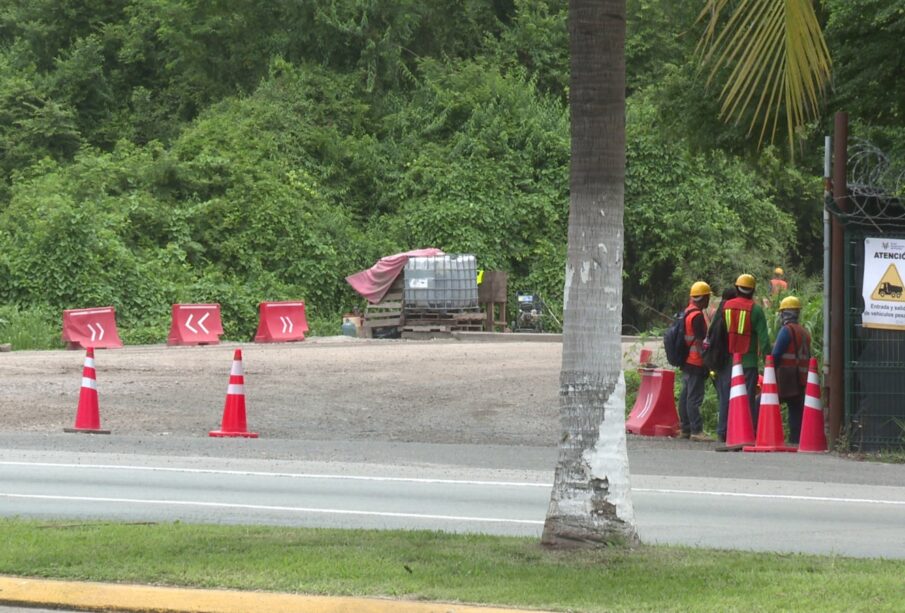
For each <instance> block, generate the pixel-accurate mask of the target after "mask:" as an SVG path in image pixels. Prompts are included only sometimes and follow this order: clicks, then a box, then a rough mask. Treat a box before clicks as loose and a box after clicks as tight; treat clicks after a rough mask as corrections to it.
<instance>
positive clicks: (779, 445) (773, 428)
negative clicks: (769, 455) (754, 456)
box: [743, 355, 795, 451]
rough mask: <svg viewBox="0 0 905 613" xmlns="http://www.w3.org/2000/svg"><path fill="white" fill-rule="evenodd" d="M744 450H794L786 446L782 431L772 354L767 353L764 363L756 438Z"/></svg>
mask: <svg viewBox="0 0 905 613" xmlns="http://www.w3.org/2000/svg"><path fill="white" fill-rule="evenodd" d="M743 450H744V451H795V448H794V447H787V446H786V444H785V437H784V436H783V433H782V413H780V410H779V388H778V387H777V385H776V369H774V368H773V356H772V355H768V356H767V358H766V364H765V365H764V383H763V387H762V388H761V392H760V412H759V413H758V417H757V439H756V441H755V443H754V445H753V446H752V445H748V446H746V447H744V449H743Z"/></svg>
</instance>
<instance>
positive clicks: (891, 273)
mask: <svg viewBox="0 0 905 613" xmlns="http://www.w3.org/2000/svg"><path fill="white" fill-rule="evenodd" d="M902 289H903V286H902V277H900V276H899V271H898V269H896V265H895V264H890V265H889V268H887V269H886V272H885V273H883V276H882V277H881V278H880V283H879V284H878V285H877V287H876V289H874V293H873V294H871V295H870V297H871V298H873V299H874V300H889V301H891V302H905V294H903V293H902Z"/></svg>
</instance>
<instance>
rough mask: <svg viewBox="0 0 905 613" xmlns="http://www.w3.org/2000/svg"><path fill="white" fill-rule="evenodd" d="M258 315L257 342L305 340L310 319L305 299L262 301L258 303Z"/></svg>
mask: <svg viewBox="0 0 905 613" xmlns="http://www.w3.org/2000/svg"><path fill="white" fill-rule="evenodd" d="M258 315H259V318H258V331H257V333H256V334H255V342H256V343H281V342H287V341H303V340H305V332H307V331H308V319H307V318H306V316H305V303H304V301H301V300H298V301H296V302H262V303H261V304H259V305H258Z"/></svg>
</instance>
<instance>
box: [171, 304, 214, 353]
mask: <svg viewBox="0 0 905 613" xmlns="http://www.w3.org/2000/svg"><path fill="white" fill-rule="evenodd" d="M221 334H223V324H222V323H221V321H220V305H219V304H174V305H173V319H172V323H171V324H170V335H169V336H168V337H167V345H216V344H217V343H219V342H220V335H221Z"/></svg>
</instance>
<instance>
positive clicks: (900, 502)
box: [632, 487, 905, 506]
mask: <svg viewBox="0 0 905 613" xmlns="http://www.w3.org/2000/svg"><path fill="white" fill-rule="evenodd" d="M632 492H641V493H644V494H687V495H692V496H725V497H728V498H763V499H767V500H802V501H807V502H843V503H849V504H889V505H894V506H905V500H877V499H874V498H833V497H830V496H797V495H795V494H751V493H746V492H708V491H704V490H666V489H650V488H642V487H633V488H632Z"/></svg>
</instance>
